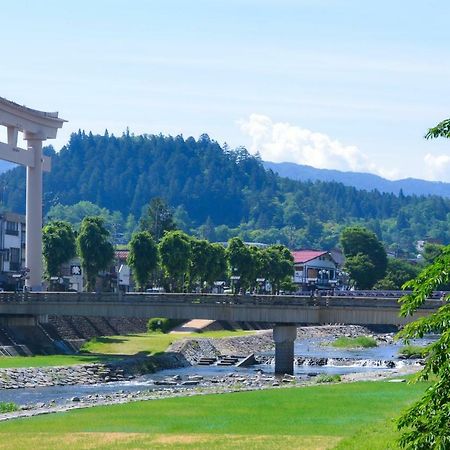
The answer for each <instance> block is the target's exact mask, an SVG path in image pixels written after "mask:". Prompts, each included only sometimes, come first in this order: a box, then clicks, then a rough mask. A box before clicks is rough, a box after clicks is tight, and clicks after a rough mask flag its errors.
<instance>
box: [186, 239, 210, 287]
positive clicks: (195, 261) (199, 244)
mask: <svg viewBox="0 0 450 450" xmlns="http://www.w3.org/2000/svg"><path fill="white" fill-rule="evenodd" d="M189 242H190V245H191V260H190V266H189V276H190V281H191V283H192V282H199V283H200V287H201V289H203V282H204V281H205V280H206V278H207V273H208V270H209V263H210V259H211V244H210V243H209V242H208V241H207V240H205V239H196V238H192V237H191V238H190V240H189Z"/></svg>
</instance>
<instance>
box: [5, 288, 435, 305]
mask: <svg viewBox="0 0 450 450" xmlns="http://www.w3.org/2000/svg"><path fill="white" fill-rule="evenodd" d="M5 302H6V303H9V302H21V303H22V302H52V303H93V302H95V303H121V304H124V303H125V304H126V303H129V304H134V305H135V304H139V303H143V302H145V303H147V304H148V303H152V304H158V305H164V304H166V305H195V304H199V305H200V304H201V305H214V306H216V305H242V306H249V307H250V306H272V305H273V306H298V307H320V308H332V307H342V308H360V307H363V308H364V307H365V308H396V309H398V308H399V304H398V299H397V298H392V297H389V298H384V297H349V296H343V297H341V296H336V295H334V296H311V295H310V296H293V295H286V296H284V295H229V294H193V293H174V294H169V293H127V294H120V295H119V294H117V293H107V292H106V293H79V292H23V293H22V292H18V293H16V292H0V303H5ZM442 305H443V301H442V300H441V299H430V300H427V301H426V302H425V303H424V304H423V305H422V307H421V308H422V309H436V308H438V307H439V306H442Z"/></svg>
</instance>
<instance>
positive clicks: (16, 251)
mask: <svg viewBox="0 0 450 450" xmlns="http://www.w3.org/2000/svg"><path fill="white" fill-rule="evenodd" d="M10 253H11V254H10V261H11V262H12V263H18V262H20V248H14V247H11V249H10Z"/></svg>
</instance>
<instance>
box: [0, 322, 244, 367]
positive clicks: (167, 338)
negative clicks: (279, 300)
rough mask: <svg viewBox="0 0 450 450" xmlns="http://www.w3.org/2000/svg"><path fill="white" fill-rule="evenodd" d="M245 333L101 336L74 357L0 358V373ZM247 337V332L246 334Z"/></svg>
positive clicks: (158, 350) (154, 351)
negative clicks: (190, 339)
mask: <svg viewBox="0 0 450 450" xmlns="http://www.w3.org/2000/svg"><path fill="white" fill-rule="evenodd" d="M248 334H249V332H248V331H242V330H238V331H226V330H221V331H207V332H205V333H188V334H186V333H173V334H163V333H136V334H129V335H125V336H103V337H99V338H94V339H92V340H91V341H89V342H87V343H86V344H85V345H84V346H83V348H82V351H83V352H82V353H80V354H77V355H45V356H32V357H29V356H13V357H11V356H0V369H4V368H12V367H48V366H69V365H75V364H90V363H96V362H107V361H111V360H112V359H117V358H119V357H121V356H122V357H127V356H133V355H137V354H141V355H144V354H147V355H154V354H157V353H161V352H163V351H165V350H166V349H167V347H169V345H170V344H172V343H173V342H175V341H178V340H180V339H186V338H195V339H197V338H198V339H200V338H212V339H214V338H223V337H230V336H243V335H248ZM250 334H251V332H250Z"/></svg>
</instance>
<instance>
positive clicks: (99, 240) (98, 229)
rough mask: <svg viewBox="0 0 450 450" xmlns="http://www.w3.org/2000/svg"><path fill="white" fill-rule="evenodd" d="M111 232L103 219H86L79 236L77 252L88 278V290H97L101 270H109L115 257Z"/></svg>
mask: <svg viewBox="0 0 450 450" xmlns="http://www.w3.org/2000/svg"><path fill="white" fill-rule="evenodd" d="M109 239H110V234H109V231H108V230H107V229H106V228H105V224H104V221H103V219H102V218H101V217H85V218H84V219H83V221H82V222H81V226H80V232H79V233H78V236H77V240H76V242H77V250H78V254H79V255H80V258H81V265H82V267H83V269H84V273H85V276H86V290H87V291H92V290H94V289H95V281H96V277H97V275H98V272H99V271H100V270H105V269H107V268H108V264H109V263H110V262H111V261H112V259H113V257H114V248H113V246H112V244H111V242H110V240H109Z"/></svg>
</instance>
